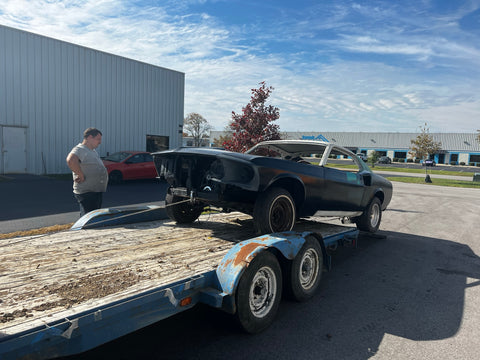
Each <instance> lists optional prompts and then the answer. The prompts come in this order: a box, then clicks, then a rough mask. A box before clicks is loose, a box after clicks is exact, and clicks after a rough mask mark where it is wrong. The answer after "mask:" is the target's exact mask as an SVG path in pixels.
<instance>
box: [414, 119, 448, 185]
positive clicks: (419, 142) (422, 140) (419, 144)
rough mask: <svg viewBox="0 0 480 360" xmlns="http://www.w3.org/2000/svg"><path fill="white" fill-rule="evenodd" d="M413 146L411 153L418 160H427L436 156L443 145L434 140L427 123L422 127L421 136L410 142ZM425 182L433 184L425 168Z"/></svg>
mask: <svg viewBox="0 0 480 360" xmlns="http://www.w3.org/2000/svg"><path fill="white" fill-rule="evenodd" d="M410 143H411V144H412V145H411V146H410V151H409V153H410V154H411V155H412V156H414V157H415V158H417V159H422V160H424V161H425V160H426V159H428V158H429V156H430V155H434V154H436V153H437V152H438V151H439V150H440V149H441V148H442V143H441V142H437V141H434V140H433V136H432V135H430V129H429V128H428V127H427V123H425V125H424V126H423V127H422V126H420V134H419V135H418V136H417V137H416V138H415V139H412V140H410ZM425 181H426V182H431V179H430V176H429V175H427V167H426V166H425Z"/></svg>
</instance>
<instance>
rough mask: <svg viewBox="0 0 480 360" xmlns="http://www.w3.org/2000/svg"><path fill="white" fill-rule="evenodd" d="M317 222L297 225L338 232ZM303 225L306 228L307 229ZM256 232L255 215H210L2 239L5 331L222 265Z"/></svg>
mask: <svg viewBox="0 0 480 360" xmlns="http://www.w3.org/2000/svg"><path fill="white" fill-rule="evenodd" d="M325 226H326V225H325V224H321V223H316V222H310V221H308V222H304V223H301V224H299V225H298V226H297V227H296V229H295V230H297V231H316V232H319V233H321V234H322V235H324V236H326V234H325V232H330V233H334V232H335V231H338V228H343V229H344V227H342V226H333V227H332V225H327V227H325ZM302 229H303V230H302ZM253 237H255V233H254V231H253V223H252V220H251V217H249V216H248V215H244V214H241V213H229V214H225V213H221V214H215V215H202V216H201V217H200V219H199V221H197V222H195V223H193V224H187V225H184V226H180V225H177V224H175V223H174V222H172V221H170V220H164V221H154V222H148V223H137V224H130V225H124V226H119V227H111V228H99V229H90V230H78V231H65V232H60V233H55V234H49V235H44V236H32V237H22V238H14V239H9V240H4V241H2V242H0V254H1V255H0V259H1V261H0V337H3V336H7V335H11V334H15V333H19V332H21V331H23V330H28V329H31V328H33V327H37V326H41V325H44V324H46V323H50V322H52V321H53V320H56V319H62V318H68V317H69V316H72V315H73V314H76V313H79V312H81V311H85V310H87V309H89V308H94V307H96V306H99V305H104V304H108V303H109V302H114V301H116V300H120V299H122V298H125V297H128V296H131V295H134V294H137V293H140V292H142V291H145V290H148V289H153V288H156V287H159V286H163V285H167V284H170V283H174V282H176V281H179V280H182V279H186V278H189V277H192V276H195V275H198V274H202V273H205V272H207V271H211V270H214V269H215V268H216V266H217V265H218V264H219V262H220V261H221V260H222V258H223V256H224V255H225V254H226V253H227V251H228V250H229V249H230V248H231V247H232V246H233V245H234V244H235V243H236V242H239V241H241V240H246V239H250V238H253Z"/></svg>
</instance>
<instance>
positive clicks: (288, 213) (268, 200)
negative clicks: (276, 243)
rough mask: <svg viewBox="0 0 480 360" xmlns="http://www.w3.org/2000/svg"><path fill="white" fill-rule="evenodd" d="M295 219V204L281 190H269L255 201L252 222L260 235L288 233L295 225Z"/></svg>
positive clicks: (288, 195)
mask: <svg viewBox="0 0 480 360" xmlns="http://www.w3.org/2000/svg"><path fill="white" fill-rule="evenodd" d="M295 219H296V211H295V202H294V201H293V198H292V196H291V195H290V193H289V192H288V191H287V190H285V189H283V188H280V187H273V188H270V189H268V190H266V191H265V192H263V193H261V194H260V195H259V197H258V199H257V201H255V206H254V209H253V221H254V225H255V229H256V231H257V232H258V233H260V234H269V233H275V232H281V231H290V230H292V228H293V226H294V225H295Z"/></svg>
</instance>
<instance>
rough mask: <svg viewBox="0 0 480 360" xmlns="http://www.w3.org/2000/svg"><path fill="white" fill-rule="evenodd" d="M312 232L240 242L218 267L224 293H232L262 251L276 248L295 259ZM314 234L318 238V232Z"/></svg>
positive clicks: (269, 236) (286, 256) (262, 237)
mask: <svg viewBox="0 0 480 360" xmlns="http://www.w3.org/2000/svg"><path fill="white" fill-rule="evenodd" d="M311 234H312V233H311V232H303V233H301V232H295V231H287V232H282V233H274V234H268V235H262V236H259V237H256V238H253V239H249V240H245V241H242V242H239V243H238V244H236V245H235V246H233V247H232V248H231V249H230V250H229V251H228V253H227V254H226V255H225V256H224V257H223V259H222V261H221V262H220V264H219V266H218V267H217V270H216V273H217V279H218V281H219V286H220V289H221V290H222V291H223V293H224V294H226V295H232V294H233V293H234V292H235V289H236V288H237V285H238V282H239V281H240V278H241V276H242V274H243V272H244V271H245V269H246V268H247V267H248V265H249V264H250V262H251V261H252V260H253V259H254V258H255V256H256V255H258V254H259V253H260V252H262V251H265V250H267V249H269V248H275V249H277V250H278V251H279V252H280V253H281V254H282V255H283V256H284V257H285V258H286V259H289V260H293V259H294V258H295V256H296V255H297V254H298V252H299V251H300V249H301V248H302V246H303V244H304V243H305V237H306V236H308V235H311ZM313 235H314V236H316V237H317V238H318V236H317V235H316V234H313Z"/></svg>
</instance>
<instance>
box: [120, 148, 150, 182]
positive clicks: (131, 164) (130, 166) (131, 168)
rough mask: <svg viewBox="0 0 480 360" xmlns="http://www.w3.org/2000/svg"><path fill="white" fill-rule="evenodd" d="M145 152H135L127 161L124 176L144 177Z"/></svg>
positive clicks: (129, 177) (132, 177) (128, 177)
mask: <svg viewBox="0 0 480 360" xmlns="http://www.w3.org/2000/svg"><path fill="white" fill-rule="evenodd" d="M143 163H144V160H143V154H135V155H133V156H131V157H129V158H128V159H127V160H126V161H125V171H124V172H123V178H124V179H125V180H127V179H141V178H143V177H144V172H145V170H144V166H143Z"/></svg>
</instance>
